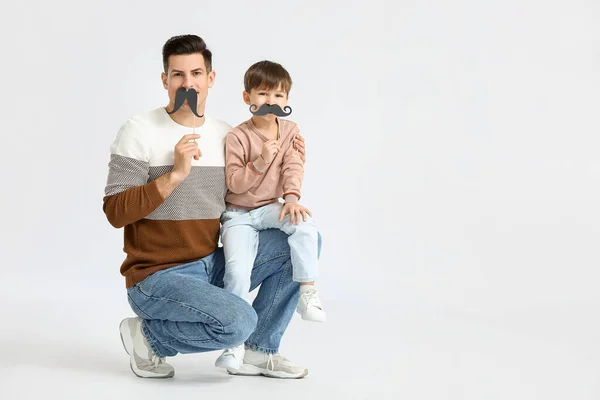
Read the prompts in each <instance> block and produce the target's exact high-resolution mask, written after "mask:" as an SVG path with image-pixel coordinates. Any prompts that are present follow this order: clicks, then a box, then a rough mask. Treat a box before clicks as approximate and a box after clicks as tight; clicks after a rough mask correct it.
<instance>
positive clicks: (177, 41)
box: [162, 35, 212, 74]
mask: <svg viewBox="0 0 600 400" xmlns="http://www.w3.org/2000/svg"><path fill="white" fill-rule="evenodd" d="M194 53H200V54H202V57H204V66H205V67H206V72H207V73H208V72H210V71H212V53H211V52H210V50H209V49H208V48H207V47H206V43H205V42H204V40H203V39H202V38H201V37H199V36H196V35H179V36H173V37H172V38H170V39H169V40H167V42H166V43H165V44H164V46H163V48H162V58H163V67H164V69H165V74H166V73H168V70H169V56H173V55H181V54H194Z"/></svg>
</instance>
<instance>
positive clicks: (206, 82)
mask: <svg viewBox="0 0 600 400" xmlns="http://www.w3.org/2000/svg"><path fill="white" fill-rule="evenodd" d="M168 64H169V66H168V70H167V73H166V74H165V73H164V72H163V73H162V74H161V79H162V82H163V86H164V88H165V89H167V91H168V93H169V108H171V109H172V108H173V106H174V104H175V94H176V92H177V89H179V88H180V87H184V88H186V89H190V88H193V89H195V90H196V92H198V108H199V109H200V110H199V111H200V112H203V111H202V110H204V106H205V104H206V97H207V96H208V89H209V88H211V87H212V86H213V84H214V82H215V75H216V74H215V71H211V72H207V71H206V65H205V64H204V57H203V56H202V54H201V53H193V54H182V55H172V56H169V62H168ZM179 110H181V111H185V112H191V110H190V106H189V105H188V103H187V100H186V101H185V103H184V104H183V105H182V106H181V108H180V109H179ZM177 112H179V111H177Z"/></svg>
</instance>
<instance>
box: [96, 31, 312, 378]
mask: <svg viewBox="0 0 600 400" xmlns="http://www.w3.org/2000/svg"><path fill="white" fill-rule="evenodd" d="M163 66H164V72H163V73H162V74H161V78H162V83H163V86H164V88H165V89H166V90H167V91H168V95H169V105H168V106H167V107H160V108H158V109H155V110H152V111H149V112H147V113H144V114H140V115H136V116H134V117H132V118H130V119H129V120H127V122H126V123H125V124H123V126H122V127H121V129H120V130H119V133H118V135H117V138H116V139H115V141H114V142H113V144H112V146H111V160H110V163H109V174H108V181H107V185H106V190H105V194H106V196H105V197H104V206H103V209H104V212H105V214H106V216H107V218H108V220H109V222H110V223H111V224H112V225H113V226H114V227H116V228H120V227H125V232H124V235H125V237H124V251H125V253H126V254H127V257H126V259H125V261H124V262H123V264H122V266H121V274H122V275H123V276H124V277H125V282H126V287H127V295H128V300H129V304H130V305H131V307H132V309H133V311H134V312H135V313H136V314H137V316H138V317H135V318H126V319H124V320H123V321H122V322H121V325H120V332H121V339H122V341H123V345H124V347H125V350H126V351H127V353H128V354H129V356H130V365H131V369H132V371H133V372H134V373H135V374H136V375H137V376H140V377H147V378H169V377H172V376H173V375H174V369H173V367H172V366H171V365H169V364H167V363H166V362H165V358H166V357H172V356H174V355H176V354H177V353H198V352H206V351H213V350H220V349H227V348H233V347H235V346H237V345H239V344H241V343H245V345H246V348H247V351H246V355H245V356H244V360H243V363H242V366H241V367H240V368H239V369H237V368H227V370H228V371H229V373H232V374H240V375H265V376H270V377H278V378H301V377H303V376H305V375H306V374H307V373H308V370H307V369H306V368H304V367H300V366H296V365H293V364H292V363H291V362H290V361H289V360H287V359H285V358H284V357H282V356H281V355H279V354H278V349H279V344H280V341H281V337H282V335H283V333H284V331H285V329H286V328H287V326H288V324H289V321H290V319H291V318H292V315H293V313H294V310H295V309H296V305H297V301H298V293H299V285H298V283H297V282H293V280H292V265H291V261H290V254H289V247H288V244H287V235H285V234H284V233H283V232H281V231H279V230H267V231H263V232H261V233H260V245H259V248H258V255H257V257H256V261H255V264H254V269H253V271H252V278H251V280H252V286H251V290H253V289H254V288H256V287H257V286H258V285H261V287H260V289H259V291H258V294H257V297H256V299H255V301H254V303H253V306H252V307H251V306H250V305H248V304H247V303H246V302H245V301H244V300H242V299H240V298H239V297H237V296H235V295H233V294H231V293H228V292H226V291H224V290H223V289H222V286H223V274H224V257H223V252H222V249H221V248H218V239H219V228H220V221H219V218H220V216H221V213H222V212H223V211H224V209H225V202H224V197H225V193H226V186H225V171H224V166H225V159H224V140H225V136H226V134H227V133H228V132H229V131H230V130H231V126H230V125H228V124H226V123H224V122H222V121H219V120H217V119H214V118H211V117H210V116H205V115H204V110H205V107H206V98H207V96H208V89H209V88H211V87H212V85H213V83H214V80H215V71H213V70H212V54H211V52H210V51H209V50H208V49H207V47H206V44H205V43H204V41H203V40H202V39H201V38H200V37H198V36H195V35H183V36H175V37H173V38H171V39H169V40H168V41H167V42H166V43H165V45H164V46H163ZM180 88H184V89H187V90H195V91H196V92H197V106H196V109H195V110H193V109H192V108H190V102H189V101H187V100H186V101H185V102H184V104H183V105H182V106H181V107H180V108H179V109H178V110H176V109H175V107H176V103H180V101H179V100H180V99H177V100H178V101H177V102H176V101H175V100H176V98H177V96H178V89H180ZM180 92H181V90H180ZM191 103H193V101H192V102H191ZM179 105H180V104H179ZM194 111H196V113H197V114H198V115H199V116H200V118H199V117H197V116H196V115H195V113H194ZM191 130H195V132H196V134H190V131H191ZM296 145H297V147H298V150H299V151H300V152H301V154H302V158H303V161H304V146H303V139H302V138H299V139H298V140H297V141H296ZM234 357H235V354H231V353H228V352H226V351H225V352H223V354H222V355H221V356H220V357H219V360H217V363H218V364H219V365H222V366H227V365H232V366H233V365H239V362H238V360H234ZM228 360H233V361H236V362H231V363H228Z"/></svg>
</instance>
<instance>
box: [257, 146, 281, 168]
mask: <svg viewBox="0 0 600 400" xmlns="http://www.w3.org/2000/svg"><path fill="white" fill-rule="evenodd" d="M279 148H280V144H279V141H278V140H268V141H266V142H265V143H264V144H263V148H262V153H260V156H261V157H262V159H263V160H264V162H266V163H267V164H271V163H272V162H273V160H274V159H275V156H276V155H277V153H279Z"/></svg>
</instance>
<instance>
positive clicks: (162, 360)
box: [152, 355, 167, 368]
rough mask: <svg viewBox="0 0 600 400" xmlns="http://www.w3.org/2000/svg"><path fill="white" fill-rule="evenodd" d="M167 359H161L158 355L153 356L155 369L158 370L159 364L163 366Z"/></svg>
mask: <svg viewBox="0 0 600 400" xmlns="http://www.w3.org/2000/svg"><path fill="white" fill-rule="evenodd" d="M166 359H167V358H166V357H159V356H157V355H153V356H152V362H153V363H154V368H157V367H158V365H159V364H162V363H164V362H165V361H166Z"/></svg>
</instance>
